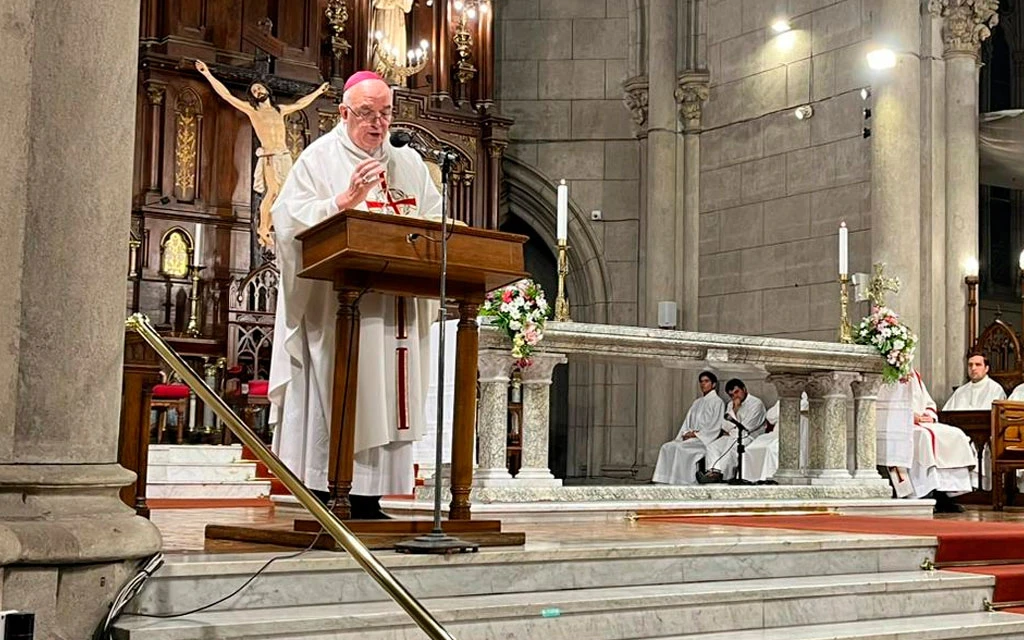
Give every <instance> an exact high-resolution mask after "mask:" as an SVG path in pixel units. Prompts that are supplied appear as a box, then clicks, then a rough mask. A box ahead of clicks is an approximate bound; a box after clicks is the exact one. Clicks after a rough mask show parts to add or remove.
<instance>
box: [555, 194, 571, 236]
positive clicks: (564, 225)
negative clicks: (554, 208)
mask: <svg viewBox="0 0 1024 640" xmlns="http://www.w3.org/2000/svg"><path fill="white" fill-rule="evenodd" d="M557 238H558V241H559V242H565V241H566V240H568V239H569V187H568V186H566V184H565V180H562V181H561V182H559V184H558V235H557Z"/></svg>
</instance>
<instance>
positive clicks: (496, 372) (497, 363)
mask: <svg viewBox="0 0 1024 640" xmlns="http://www.w3.org/2000/svg"><path fill="white" fill-rule="evenodd" d="M515 362H516V361H515V358H513V357H512V355H511V354H510V353H509V352H508V351H505V350H502V351H498V350H496V349H481V350H480V352H479V353H478V354H477V359H476V367H477V377H478V380H479V381H480V382H508V381H509V374H510V373H511V372H512V365H514V364H515Z"/></svg>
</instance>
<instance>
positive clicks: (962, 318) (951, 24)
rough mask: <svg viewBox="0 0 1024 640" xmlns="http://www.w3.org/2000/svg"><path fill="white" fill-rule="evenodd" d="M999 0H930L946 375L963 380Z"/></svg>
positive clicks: (952, 378) (954, 382)
mask: <svg viewBox="0 0 1024 640" xmlns="http://www.w3.org/2000/svg"><path fill="white" fill-rule="evenodd" d="M998 8H999V3H998V2H997V1H996V0H930V1H929V3H928V9H929V10H930V11H931V12H932V13H933V14H935V15H938V16H940V17H941V18H943V23H942V41H943V45H944V49H943V59H944V60H945V61H946V261H945V262H946V376H947V377H946V380H947V381H948V382H949V383H951V384H956V383H958V382H959V381H960V380H962V379H963V378H962V376H963V362H964V358H965V357H966V355H967V350H968V349H969V348H970V346H971V345H968V344H967V293H966V289H965V285H964V275H965V274H964V263H965V262H966V261H967V260H968V259H969V258H978V257H979V256H978V248H979V247H978V75H979V74H978V64H979V62H980V57H979V51H980V49H981V42H982V41H983V40H985V39H986V38H988V37H989V36H990V35H991V32H990V31H989V27H992V26H995V24H996V22H998V20H999V17H998V16H997V15H996V10H997V9H998Z"/></svg>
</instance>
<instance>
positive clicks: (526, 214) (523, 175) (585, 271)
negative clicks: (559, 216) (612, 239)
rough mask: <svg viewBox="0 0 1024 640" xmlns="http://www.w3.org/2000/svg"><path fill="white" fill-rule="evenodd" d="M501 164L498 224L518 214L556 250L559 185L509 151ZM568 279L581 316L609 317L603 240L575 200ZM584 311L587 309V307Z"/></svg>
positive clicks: (602, 319)
mask: <svg viewBox="0 0 1024 640" xmlns="http://www.w3.org/2000/svg"><path fill="white" fill-rule="evenodd" d="M502 167H503V170H504V181H503V188H502V206H501V213H500V215H499V220H498V222H499V227H500V226H501V224H503V223H504V222H505V221H506V220H507V219H508V216H509V208H510V207H514V210H515V211H514V214H515V216H516V217H518V218H519V219H520V220H522V221H523V222H524V223H526V224H527V225H528V226H529V227H530V228H531V229H533V230H534V232H536V234H537V236H538V237H540V238H541V239H542V240H543V241H544V243H545V245H547V247H548V249H549V250H550V251H551V252H552V253H555V254H556V255H557V241H556V238H555V234H556V229H555V216H554V215H552V212H554V211H555V208H556V198H557V193H556V190H555V184H554V182H553V181H551V180H550V179H548V178H547V177H546V176H544V174H542V173H541V172H540V171H538V170H537V169H535V168H533V167H531V166H529V165H527V164H526V163H524V162H522V161H521V160H518V159H517V158H514V157H511V156H506V157H505V159H504V161H503V163H502ZM569 246H570V247H571V251H569V281H568V282H567V283H566V286H567V287H568V289H569V291H570V298H569V300H570V304H571V305H572V306H573V308H574V309H575V308H579V307H582V309H581V310H580V311H581V313H580V314H579V315H580V317H578V318H575V314H574V318H575V319H577V320H581V321H587V322H596V323H604V322H607V309H606V305H605V304H604V303H607V302H608V300H609V298H610V296H609V291H610V290H611V287H610V279H609V274H608V269H607V266H606V265H605V262H604V258H603V252H602V250H601V245H600V243H598V241H597V238H596V237H595V235H594V232H593V231H592V230H591V228H590V224H589V222H588V220H587V214H586V213H585V212H584V211H582V210H581V209H580V208H579V206H578V205H576V203H574V202H573V201H572V200H571V199H570V201H569ZM584 311H585V312H584Z"/></svg>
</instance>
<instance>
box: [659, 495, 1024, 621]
mask: <svg viewBox="0 0 1024 640" xmlns="http://www.w3.org/2000/svg"><path fill="white" fill-rule="evenodd" d="M645 520H648V518H645ZM649 520H654V521H658V522H678V523H680V524H702V525H718V526H734V527H764V528H769V529H790V530H793V529H796V530H801V531H841V532H847V533H873V534H889V535H906V536H929V537H935V538H937V539H938V541H939V546H938V549H937V550H936V552H935V562H936V564H938V565H943V564H950V563H972V565H981V566H970V567H957V568H952V567H947V568H948V569H950V570H952V571H962V572H965V573H978V574H983V575H991V576H995V577H996V587H995V593H994V595H993V601H994V602H997V603H998V602H1016V601H1024V564H1010V563H1012V562H1024V523H1012V522H972V521H964V520H931V519H927V518H883V517H871V516H840V515H806V516H721V517H716V516H694V517H689V516H660V517H654V518H649ZM1021 611H1022V612H1024V608H1022V609H1021Z"/></svg>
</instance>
